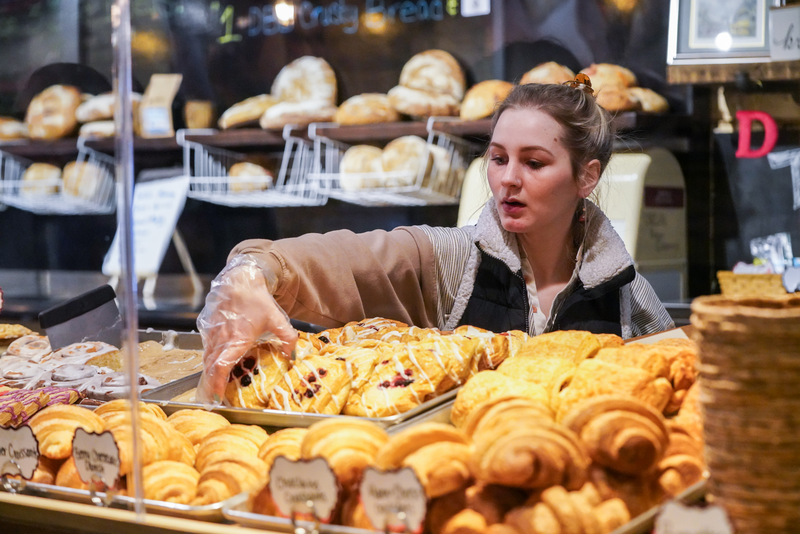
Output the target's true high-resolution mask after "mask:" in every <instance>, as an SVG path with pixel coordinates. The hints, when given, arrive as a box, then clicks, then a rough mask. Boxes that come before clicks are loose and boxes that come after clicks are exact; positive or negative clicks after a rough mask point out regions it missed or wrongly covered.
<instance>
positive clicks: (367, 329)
mask: <svg viewBox="0 0 800 534" xmlns="http://www.w3.org/2000/svg"><path fill="white" fill-rule="evenodd" d="M406 327H408V325H407V324H405V323H401V322H400V321H394V320H392V319H384V318H383V317H373V318H371V319H363V320H361V321H351V322H349V323H347V324H346V325H344V326H342V327H340V328H330V329H328V330H323V331H322V332H320V333H319V334H317V337H318V338H319V339H320V340H322V341H323V342H324V343H326V344H328V343H333V344H335V345H344V344H346V343H351V342H354V341H360V340H362V339H370V338H372V337H373V335H374V334H376V333H378V332H380V331H381V330H383V329H388V328H406ZM326 340H327V341H326Z"/></svg>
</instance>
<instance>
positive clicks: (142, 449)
mask: <svg viewBox="0 0 800 534" xmlns="http://www.w3.org/2000/svg"><path fill="white" fill-rule="evenodd" d="M105 425H106V428H107V429H108V430H110V431H111V434H112V435H113V436H114V441H116V442H117V447H119V474H120V476H124V475H127V474H128V473H130V472H131V469H132V468H133V436H132V434H131V430H132V429H131V417H130V413H127V412H123V411H118V412H109V413H107V414H106V419H105ZM138 429H139V459H140V461H141V463H142V465H143V466H145V465H150V464H152V463H154V462H160V461H162V460H170V459H174V458H175V454H174V453H173V449H172V446H173V433H174V432H175V431H174V429H173V428H172V427H171V426H170V425H169V423H167V422H166V421H164V420H163V419H161V418H159V417H157V416H155V415H152V414H150V413H148V412H141V413H140V414H139V427H138Z"/></svg>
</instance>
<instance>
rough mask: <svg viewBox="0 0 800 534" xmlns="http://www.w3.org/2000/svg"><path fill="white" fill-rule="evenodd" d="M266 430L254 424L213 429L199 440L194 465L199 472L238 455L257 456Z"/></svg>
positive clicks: (264, 439) (265, 438) (264, 438)
mask: <svg viewBox="0 0 800 534" xmlns="http://www.w3.org/2000/svg"><path fill="white" fill-rule="evenodd" d="M266 440H267V432H266V431H265V430H264V429H263V428H261V427H259V426H255V425H230V426H225V427H222V428H218V429H217V430H214V431H213V432H211V433H210V434H209V435H207V436H206V437H205V438H203V440H202V441H201V442H200V446H199V447H198V448H197V458H196V460H195V467H196V468H197V470H198V471H200V473H203V472H205V470H206V469H207V468H208V467H209V466H211V465H212V464H215V463H217V462H220V461H224V460H227V459H229V458H234V457H238V456H254V457H256V458H257V457H258V450H259V448H260V447H261V445H262V444H263V443H264V442H265V441H266Z"/></svg>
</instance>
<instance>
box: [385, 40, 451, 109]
mask: <svg viewBox="0 0 800 534" xmlns="http://www.w3.org/2000/svg"><path fill="white" fill-rule="evenodd" d="M465 88H466V83H465V78H464V71H463V70H462V69H461V65H459V64H458V61H457V60H456V59H455V58H454V57H453V56H452V55H451V54H449V53H448V52H445V51H444V50H426V51H424V52H420V53H419V54H416V55H414V56H413V57H412V58H411V59H409V60H408V62H407V63H406V64H405V65H404V66H403V70H402V71H401V72H400V83H399V85H397V86H395V87H393V88H392V89H390V90H389V102H390V103H391V104H392V106H393V107H394V109H396V110H397V111H398V112H400V113H403V114H405V115H410V116H412V117H431V116H457V115H458V113H459V109H460V105H461V100H462V99H463V98H464V90H465Z"/></svg>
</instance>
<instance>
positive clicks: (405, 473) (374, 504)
mask: <svg viewBox="0 0 800 534" xmlns="http://www.w3.org/2000/svg"><path fill="white" fill-rule="evenodd" d="M361 503H362V504H363V505H364V511H365V512H366V514H367V517H368V518H369V520H370V522H371V523H372V524H373V526H375V528H377V529H379V530H386V529H387V528H388V529H390V530H395V529H400V530H401V531H406V530H407V531H408V532H420V531H422V524H423V521H425V512H426V510H427V503H428V501H427V498H426V497H425V488H423V487H422V484H421V483H420V481H419V479H418V478H417V475H416V473H414V471H413V470H412V469H411V468H410V467H405V468H403V469H400V470H399V471H388V472H382V471H378V470H376V469H374V468H372V467H368V468H367V469H365V470H364V478H363V479H362V480H361Z"/></svg>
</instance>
